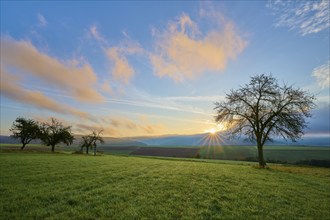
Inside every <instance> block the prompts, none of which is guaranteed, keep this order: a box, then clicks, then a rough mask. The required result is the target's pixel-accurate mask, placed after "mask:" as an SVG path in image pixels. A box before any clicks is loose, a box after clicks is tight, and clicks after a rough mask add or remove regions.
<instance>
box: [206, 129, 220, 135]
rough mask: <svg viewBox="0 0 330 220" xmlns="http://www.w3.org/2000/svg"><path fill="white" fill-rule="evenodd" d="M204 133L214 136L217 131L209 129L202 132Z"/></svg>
mask: <svg viewBox="0 0 330 220" xmlns="http://www.w3.org/2000/svg"><path fill="white" fill-rule="evenodd" d="M204 132H205V133H209V134H211V135H214V134H215V133H216V132H217V130H215V129H214V128H211V129H209V130H204Z"/></svg>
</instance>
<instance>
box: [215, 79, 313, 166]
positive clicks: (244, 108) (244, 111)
mask: <svg viewBox="0 0 330 220" xmlns="http://www.w3.org/2000/svg"><path fill="white" fill-rule="evenodd" d="M314 99H315V98H314V96H313V95H310V94H309V93H308V92H306V91H303V90H301V89H299V88H298V89H294V88H293V87H292V86H287V85H286V84H284V85H279V84H278V81H277V79H276V78H274V77H273V76H272V75H265V74H262V75H256V76H253V77H251V81H250V83H249V84H246V85H244V86H242V87H241V88H239V89H237V90H231V91H230V93H229V94H226V100H225V101H223V102H216V103H215V106H216V107H215V110H217V115H216V118H215V120H216V122H218V123H225V124H226V125H227V127H228V128H229V132H228V134H231V135H233V136H237V135H241V134H243V135H245V136H246V137H247V138H248V140H250V141H256V142H257V147H258V159H259V166H260V167H262V168H264V167H265V166H266V163H265V160H264V156H263V146H264V144H265V143H266V141H272V138H271V137H273V136H275V137H278V136H281V137H283V138H284V139H285V140H288V139H289V140H291V141H294V142H295V141H296V140H297V139H299V138H300V137H301V136H302V135H303V129H304V128H306V127H307V126H306V121H305V118H306V117H311V109H312V108H313V107H314V106H315V105H314V103H313V101H314Z"/></svg>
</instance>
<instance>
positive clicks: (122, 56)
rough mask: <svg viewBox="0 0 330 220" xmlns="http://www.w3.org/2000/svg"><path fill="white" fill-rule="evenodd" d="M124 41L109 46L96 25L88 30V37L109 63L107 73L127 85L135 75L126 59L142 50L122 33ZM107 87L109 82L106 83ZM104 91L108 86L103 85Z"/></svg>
mask: <svg viewBox="0 0 330 220" xmlns="http://www.w3.org/2000/svg"><path fill="white" fill-rule="evenodd" d="M122 33H123V36H124V39H123V40H122V41H121V42H119V43H118V44H117V45H112V46H109V45H110V44H109V42H108V41H107V40H106V39H105V37H104V36H103V35H102V34H101V33H100V32H99V30H98V27H97V26H96V25H92V26H91V27H90V28H89V31H88V35H89V36H91V37H92V38H93V39H95V40H96V41H98V42H99V43H100V47H101V48H102V50H103V51H104V54H105V55H106V57H107V59H108V61H109V65H108V66H109V72H110V75H111V76H112V78H113V79H114V80H115V81H118V82H121V83H124V84H128V83H129V82H130V80H131V79H132V78H133V76H134V74H135V68H134V67H133V66H132V65H131V64H130V63H129V60H128V57H129V56H132V55H139V54H142V53H143V49H142V47H141V46H140V44H139V43H138V42H137V41H134V40H132V39H131V38H130V36H129V35H128V34H127V33H126V32H125V31H123V32H122ZM107 84H108V85H109V80H108V81H107ZM103 88H105V90H109V86H107V85H104V86H103Z"/></svg>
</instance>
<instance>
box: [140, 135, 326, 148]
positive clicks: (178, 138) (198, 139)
mask: <svg viewBox="0 0 330 220" xmlns="http://www.w3.org/2000/svg"><path fill="white" fill-rule="evenodd" d="M134 140H136V141H139V142H142V143H145V144H147V145H151V146H208V145H223V146H230V145H255V144H254V143H251V142H247V141H245V140H244V137H241V138H238V139H229V138H226V137H225V135H224V133H220V132H219V133H217V134H216V135H215V136H212V135H210V134H195V135H169V136H160V137H136V138H134ZM267 144H268V145H308V146H330V139H329V137H304V138H302V139H301V140H299V141H297V142H295V143H294V142H290V141H285V140H283V139H280V138H277V139H274V142H269V143H266V145H267Z"/></svg>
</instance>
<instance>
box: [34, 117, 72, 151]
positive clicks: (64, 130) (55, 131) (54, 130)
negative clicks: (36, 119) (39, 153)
mask: <svg viewBox="0 0 330 220" xmlns="http://www.w3.org/2000/svg"><path fill="white" fill-rule="evenodd" d="M39 138H40V140H41V141H42V142H43V143H44V144H45V145H47V146H51V147H52V152H54V150H55V146H56V145H57V144H59V143H64V144H66V145H70V144H72V142H73V140H74V137H73V135H72V133H71V126H64V125H63V124H62V123H61V122H59V121H57V119H55V118H52V119H51V121H50V122H44V123H42V124H41V126H40V137H39Z"/></svg>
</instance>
